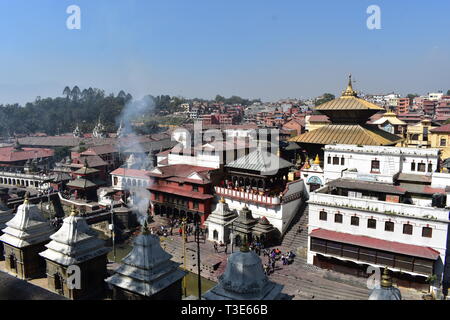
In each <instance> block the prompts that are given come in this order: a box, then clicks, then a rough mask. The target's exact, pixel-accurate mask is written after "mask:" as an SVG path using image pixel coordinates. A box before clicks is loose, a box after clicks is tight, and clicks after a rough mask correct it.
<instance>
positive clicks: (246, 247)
mask: <svg viewBox="0 0 450 320" xmlns="http://www.w3.org/2000/svg"><path fill="white" fill-rule="evenodd" d="M241 252H250V248H249V247H248V243H247V235H245V236H244V243H243V244H242V246H241Z"/></svg>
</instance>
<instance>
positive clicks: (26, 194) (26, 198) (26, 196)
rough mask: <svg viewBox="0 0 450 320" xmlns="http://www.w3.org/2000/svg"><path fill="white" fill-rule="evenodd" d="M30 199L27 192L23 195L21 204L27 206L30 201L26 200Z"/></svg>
mask: <svg viewBox="0 0 450 320" xmlns="http://www.w3.org/2000/svg"><path fill="white" fill-rule="evenodd" d="M29 197H30V193H29V192H28V191H27V192H26V193H25V199H24V200H23V204H28V203H30V201H29V200H28V198H29Z"/></svg>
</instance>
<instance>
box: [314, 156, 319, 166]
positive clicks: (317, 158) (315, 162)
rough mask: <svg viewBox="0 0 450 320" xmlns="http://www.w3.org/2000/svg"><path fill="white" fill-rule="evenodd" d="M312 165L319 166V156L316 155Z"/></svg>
mask: <svg viewBox="0 0 450 320" xmlns="http://www.w3.org/2000/svg"><path fill="white" fill-rule="evenodd" d="M314 164H320V159H319V155H316V159H315V160H314Z"/></svg>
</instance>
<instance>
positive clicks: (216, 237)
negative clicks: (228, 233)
mask: <svg viewBox="0 0 450 320" xmlns="http://www.w3.org/2000/svg"><path fill="white" fill-rule="evenodd" d="M213 239H214V240H219V232H217V230H214V231H213Z"/></svg>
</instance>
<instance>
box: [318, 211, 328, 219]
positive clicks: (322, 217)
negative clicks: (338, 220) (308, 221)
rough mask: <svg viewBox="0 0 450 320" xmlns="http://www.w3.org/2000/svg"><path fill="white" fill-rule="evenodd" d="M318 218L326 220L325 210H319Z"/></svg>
mask: <svg viewBox="0 0 450 320" xmlns="http://www.w3.org/2000/svg"><path fill="white" fill-rule="evenodd" d="M319 219H320V220H324V221H327V213H326V211H323V210H322V211H320V213H319Z"/></svg>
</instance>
